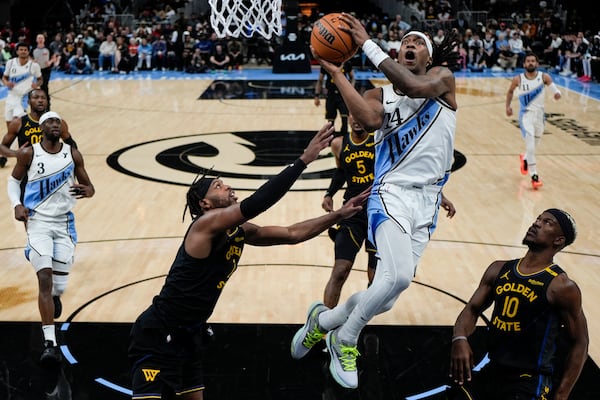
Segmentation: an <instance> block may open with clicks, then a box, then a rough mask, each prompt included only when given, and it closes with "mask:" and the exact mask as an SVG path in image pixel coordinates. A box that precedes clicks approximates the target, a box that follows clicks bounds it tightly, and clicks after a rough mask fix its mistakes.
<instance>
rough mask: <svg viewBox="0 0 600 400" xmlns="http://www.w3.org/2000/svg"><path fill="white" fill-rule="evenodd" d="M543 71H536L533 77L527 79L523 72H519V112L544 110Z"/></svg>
mask: <svg viewBox="0 0 600 400" xmlns="http://www.w3.org/2000/svg"><path fill="white" fill-rule="evenodd" d="M542 76H543V73H542V72H541V71H538V73H537V75H536V76H535V78H533V79H527V77H526V76H525V73H521V76H520V78H521V82H520V83H519V104H520V106H521V108H520V113H521V114H523V113H524V112H526V111H538V112H542V113H543V112H544V79H543V78H542Z"/></svg>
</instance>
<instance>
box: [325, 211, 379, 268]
mask: <svg viewBox="0 0 600 400" xmlns="http://www.w3.org/2000/svg"><path fill="white" fill-rule="evenodd" d="M367 232H368V229H367V212H366V210H362V211H360V212H358V213H357V214H355V215H353V216H352V217H350V218H347V219H344V220H342V221H340V223H339V224H338V229H337V233H336V235H335V259H336V260H338V259H341V260H349V261H352V262H354V260H355V259H356V254H358V251H359V250H360V248H361V247H362V245H363V243H364V244H365V251H366V252H367V253H368V255H369V262H368V266H369V267H371V268H375V267H376V264H377V260H376V258H375V246H373V244H372V243H371V242H369V240H367Z"/></svg>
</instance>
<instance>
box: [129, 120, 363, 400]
mask: <svg viewBox="0 0 600 400" xmlns="http://www.w3.org/2000/svg"><path fill="white" fill-rule="evenodd" d="M333 130H334V129H333V126H332V125H331V123H327V124H326V125H324V126H323V127H322V128H321V130H320V131H319V132H318V133H317V135H316V136H315V137H314V138H313V139H312V140H311V141H310V143H309V144H308V146H307V147H306V150H305V151H304V153H303V154H302V155H301V156H300V157H299V158H298V159H297V160H296V161H295V162H294V163H293V164H290V165H289V166H288V167H286V168H285V169H284V170H283V171H282V172H281V173H280V174H279V175H277V176H275V177H273V178H272V179H271V180H269V181H268V182H267V183H265V184H264V185H263V186H261V187H260V188H259V189H258V190H257V191H256V192H255V193H254V194H252V195H251V196H250V197H248V198H247V199H244V200H243V201H242V202H240V203H238V202H237V197H236V195H235V191H234V190H233V189H232V188H231V187H230V186H228V185H226V184H224V183H223V181H222V180H221V179H218V178H208V177H205V176H203V177H202V178H201V179H199V180H198V181H196V182H195V183H193V184H192V186H191V187H190V189H189V191H188V194H187V208H189V210H190V214H191V216H192V218H193V221H192V223H191V225H190V226H189V228H188V230H187V232H186V234H185V237H184V239H183V243H182V244H181V246H180V248H179V251H178V252H177V255H176V257H175V261H174V262H173V264H172V266H171V269H170V271H169V273H168V275H167V278H166V281H165V283H164V286H163V288H162V290H161V291H160V293H159V294H158V295H157V296H155V297H154V300H153V301H152V305H151V306H150V307H149V308H148V309H147V310H146V311H144V312H143V313H142V314H141V315H140V316H139V317H138V319H137V321H136V322H135V324H134V326H133V328H132V331H131V341H130V348H129V357H130V360H131V362H132V374H133V376H132V380H133V397H132V398H133V399H149V398H152V399H160V398H162V396H163V395H165V396H167V395H172V394H176V395H178V396H179V397H178V398H181V399H193V400H198V399H202V398H203V389H204V384H203V380H202V365H201V344H202V335H203V332H204V326H205V325H206V321H207V319H208V318H209V317H210V315H211V314H212V312H213V309H214V307H215V305H216V303H217V300H218V299H219V296H220V295H221V291H222V290H223V287H224V286H225V284H226V283H227V280H228V279H229V277H230V276H231V275H232V274H233V272H234V271H235V270H236V268H237V266H238V262H239V259H240V257H241V255H242V249H243V248H244V243H248V244H251V245H257V246H258V245H260V246H269V245H276V244H294V243H299V242H302V241H305V240H308V239H310V238H312V237H315V236H316V235H318V234H319V233H321V232H323V231H324V230H325V229H327V228H329V227H330V226H331V225H333V224H335V223H337V222H339V221H340V220H342V219H344V218H348V217H350V216H352V215H353V214H355V213H356V212H358V211H360V210H361V209H362V203H363V202H364V201H365V200H366V198H367V196H368V192H366V191H365V192H364V193H361V194H359V195H358V196H356V197H354V198H352V199H350V200H349V201H348V202H346V204H344V206H343V207H342V208H340V209H339V210H337V211H335V212H332V213H329V214H326V215H322V216H320V217H317V218H313V219H309V220H306V221H302V222H298V223H296V224H293V225H290V226H288V227H281V226H268V227H261V226H258V225H255V224H253V223H250V222H248V220H249V219H251V218H254V217H256V216H257V215H258V214H260V213H262V212H263V211H266V210H267V209H268V208H270V207H271V206H272V205H274V204H275V203H276V202H277V201H278V200H279V199H280V198H281V197H282V196H283V195H284V194H285V193H286V192H287V191H288V190H289V188H290V187H291V186H292V184H293V183H294V182H295V181H296V179H297V178H298V177H299V176H300V174H301V173H302V171H303V170H304V169H305V168H306V166H307V164H309V163H311V162H312V161H314V160H315V159H316V158H317V156H318V155H319V152H320V151H321V150H322V149H324V148H325V147H327V145H328V144H329V142H330V141H331V139H332V138H333ZM184 214H185V212H184Z"/></svg>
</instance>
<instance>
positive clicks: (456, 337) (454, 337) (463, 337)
mask: <svg viewBox="0 0 600 400" xmlns="http://www.w3.org/2000/svg"><path fill="white" fill-rule="evenodd" d="M458 340H467V337H466V336H462V335H459V336H453V337H452V343H454V342H456V341H458Z"/></svg>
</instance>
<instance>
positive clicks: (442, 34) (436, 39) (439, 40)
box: [433, 29, 446, 46]
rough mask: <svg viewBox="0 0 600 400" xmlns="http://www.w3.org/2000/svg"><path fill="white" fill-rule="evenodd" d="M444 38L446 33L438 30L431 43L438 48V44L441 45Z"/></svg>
mask: <svg viewBox="0 0 600 400" xmlns="http://www.w3.org/2000/svg"><path fill="white" fill-rule="evenodd" d="M445 38H446V31H445V30H443V29H438V30H437V33H436V35H435V36H434V37H433V43H435V44H436V45H438V46H439V45H440V44H442V42H443V41H444V39H445Z"/></svg>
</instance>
